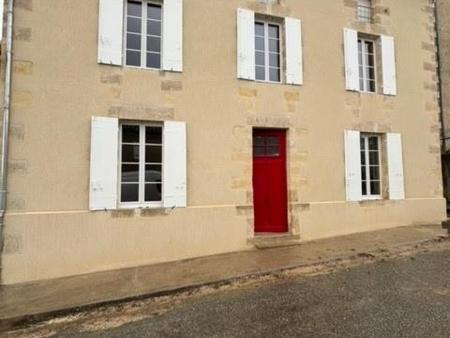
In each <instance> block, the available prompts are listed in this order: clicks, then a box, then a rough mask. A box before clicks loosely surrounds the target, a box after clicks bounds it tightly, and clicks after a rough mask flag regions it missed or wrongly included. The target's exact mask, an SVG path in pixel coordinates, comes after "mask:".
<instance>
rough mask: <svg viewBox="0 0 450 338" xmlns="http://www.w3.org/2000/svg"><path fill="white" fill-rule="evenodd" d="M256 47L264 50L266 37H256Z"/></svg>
mask: <svg viewBox="0 0 450 338" xmlns="http://www.w3.org/2000/svg"><path fill="white" fill-rule="evenodd" d="M255 49H256V50H261V51H264V50H265V49H266V48H265V43H264V38H260V37H255Z"/></svg>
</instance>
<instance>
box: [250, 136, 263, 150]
mask: <svg viewBox="0 0 450 338" xmlns="http://www.w3.org/2000/svg"><path fill="white" fill-rule="evenodd" d="M253 145H254V146H257V147H264V146H265V142H264V137H261V136H257V137H254V138H253Z"/></svg>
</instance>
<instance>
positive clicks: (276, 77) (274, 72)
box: [269, 68, 280, 82]
mask: <svg viewBox="0 0 450 338" xmlns="http://www.w3.org/2000/svg"><path fill="white" fill-rule="evenodd" d="M269 73H270V81H274V82H279V81H280V70H279V69H277V68H270V69H269Z"/></svg>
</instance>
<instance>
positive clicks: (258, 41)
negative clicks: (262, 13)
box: [255, 21, 281, 82]
mask: <svg viewBox="0 0 450 338" xmlns="http://www.w3.org/2000/svg"><path fill="white" fill-rule="evenodd" d="M280 59H281V52H280V26H279V25H277V24H274V23H268V22H260V21H256V22H255V77H256V80H259V81H268V82H280V81H281V62H280Z"/></svg>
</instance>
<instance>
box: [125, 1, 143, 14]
mask: <svg viewBox="0 0 450 338" xmlns="http://www.w3.org/2000/svg"><path fill="white" fill-rule="evenodd" d="M141 4H142V3H141V2H133V1H128V6H127V13H128V15H132V16H138V17H141V15H142V7H141Z"/></svg>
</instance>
